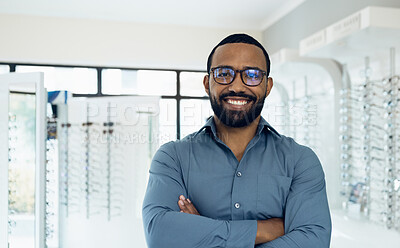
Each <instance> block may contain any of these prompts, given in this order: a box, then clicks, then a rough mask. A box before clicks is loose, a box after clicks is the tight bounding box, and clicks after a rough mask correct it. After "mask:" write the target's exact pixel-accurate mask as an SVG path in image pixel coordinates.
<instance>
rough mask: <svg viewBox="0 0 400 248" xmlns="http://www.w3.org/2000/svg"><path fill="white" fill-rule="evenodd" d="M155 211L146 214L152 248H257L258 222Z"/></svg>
mask: <svg viewBox="0 0 400 248" xmlns="http://www.w3.org/2000/svg"><path fill="white" fill-rule="evenodd" d="M153 211H156V210H155V209H154V208H153V209H152V210H150V211H148V210H146V209H145V210H144V213H143V217H144V223H145V226H144V227H145V235H146V239H147V243H148V246H149V248H153V247H157V248H158V247H174V248H187V247H207V248H209V247H210V248H211V247H230V248H235V247H237V248H243V247H254V240H255V236H256V232H257V222H256V221H255V220H243V221H223V220H214V219H211V218H207V217H203V216H197V215H192V214H185V213H180V212H176V211H170V210H161V211H158V213H156V214H154V212H153ZM151 212H153V213H151Z"/></svg>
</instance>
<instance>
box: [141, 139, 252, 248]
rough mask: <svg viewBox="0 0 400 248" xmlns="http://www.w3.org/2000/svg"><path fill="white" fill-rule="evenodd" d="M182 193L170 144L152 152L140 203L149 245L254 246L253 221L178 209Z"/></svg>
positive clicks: (178, 247)
mask: <svg viewBox="0 0 400 248" xmlns="http://www.w3.org/2000/svg"><path fill="white" fill-rule="evenodd" d="M179 195H185V196H187V195H186V187H185V184H184V181H183V177H182V171H181V168H180V165H179V161H178V160H177V156H176V152H175V148H174V143H172V142H171V143H167V144H165V145H163V146H162V147H161V148H160V149H159V150H158V151H157V153H156V154H155V156H154V158H153V161H152V164H151V168H150V177H149V182H148V185H147V191H146V195H145V199H144V202H143V209H142V210H143V211H142V214H143V225H144V230H145V236H146V241H147V244H148V247H149V248H160V247H165V248H169V247H171V248H188V247H190V248H195V247H199V248H200V247H204V248H206V247H207V248H211V247H229V248H236V247H237V248H244V247H254V242H255V238H256V233H257V221H256V220H238V221H226V220H215V219H211V218H207V217H203V216H198V215H192V214H186V213H182V212H180V209H179V206H178V204H177V202H178V197H179Z"/></svg>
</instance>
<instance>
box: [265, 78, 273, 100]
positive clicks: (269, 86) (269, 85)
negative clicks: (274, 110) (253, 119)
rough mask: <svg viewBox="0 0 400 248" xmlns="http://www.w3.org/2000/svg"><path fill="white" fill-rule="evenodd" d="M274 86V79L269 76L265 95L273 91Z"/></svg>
mask: <svg viewBox="0 0 400 248" xmlns="http://www.w3.org/2000/svg"><path fill="white" fill-rule="evenodd" d="M272 86H274V80H273V79H272V78H271V77H269V78H268V80H267V94H266V95H265V96H266V97H267V96H268V95H269V93H270V92H271V89H272Z"/></svg>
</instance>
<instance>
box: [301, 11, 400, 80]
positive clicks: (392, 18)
mask: <svg viewBox="0 0 400 248" xmlns="http://www.w3.org/2000/svg"><path fill="white" fill-rule="evenodd" d="M390 48H395V49H396V50H397V51H399V50H400V9H399V8H384V7H373V6H370V7H367V8H364V9H362V10H360V11H358V12H356V13H354V14H352V15H350V16H348V17H346V18H344V19H342V20H340V21H338V22H336V23H334V24H332V25H330V26H328V27H326V28H325V29H323V30H320V31H318V32H316V33H315V34H313V35H311V36H309V37H307V38H305V39H303V40H301V41H300V49H299V51H300V55H301V56H307V57H318V58H333V59H335V60H337V61H339V62H340V63H342V64H350V65H352V66H358V65H360V66H363V64H364V60H363V58H365V57H370V59H371V66H374V62H375V61H379V62H380V63H379V68H377V67H375V68H376V69H375V70H378V69H379V70H380V71H381V72H382V73H387V72H388V71H389V70H390V69H389V56H390ZM397 56H400V55H399V53H398V55H397Z"/></svg>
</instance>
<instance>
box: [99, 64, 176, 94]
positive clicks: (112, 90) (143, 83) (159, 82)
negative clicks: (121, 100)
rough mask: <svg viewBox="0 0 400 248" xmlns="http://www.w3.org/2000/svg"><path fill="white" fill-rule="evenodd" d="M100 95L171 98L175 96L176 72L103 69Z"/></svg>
mask: <svg viewBox="0 0 400 248" xmlns="http://www.w3.org/2000/svg"><path fill="white" fill-rule="evenodd" d="M102 93H103V94H112V95H121V94H135V95H168V96H173V95H176V72H175V71H156V70H120V69H103V70H102Z"/></svg>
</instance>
